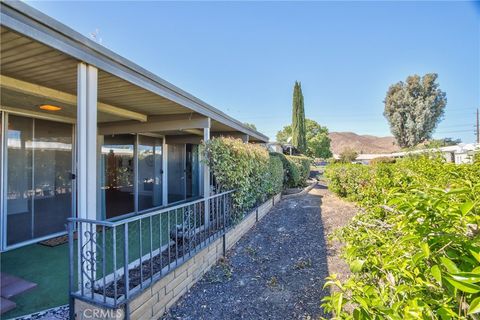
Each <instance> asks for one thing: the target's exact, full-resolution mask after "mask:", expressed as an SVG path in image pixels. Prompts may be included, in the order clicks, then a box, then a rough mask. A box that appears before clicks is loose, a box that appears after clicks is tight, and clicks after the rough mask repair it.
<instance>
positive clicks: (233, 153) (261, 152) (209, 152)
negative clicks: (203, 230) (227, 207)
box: [204, 137, 283, 218]
mask: <svg viewBox="0 0 480 320" xmlns="http://www.w3.org/2000/svg"><path fill="white" fill-rule="evenodd" d="M204 152H205V157H204V158H205V159H206V160H205V161H206V162H207V164H208V166H209V167H210V170H211V171H212V173H213V174H214V176H215V179H216V182H217V184H218V185H219V187H220V191H227V190H232V189H235V190H236V191H235V193H234V196H233V202H234V206H235V208H236V210H235V212H239V213H241V214H243V213H245V212H247V211H248V210H249V209H251V208H253V207H254V206H255V205H256V204H257V203H260V202H262V201H265V200H266V199H267V198H268V197H269V196H271V195H273V194H275V193H278V192H279V191H280V190H281V187H279V185H280V182H279V181H283V168H282V170H281V171H280V170H279V169H280V162H279V161H280V160H272V159H271V158H270V156H269V154H268V151H266V150H265V148H263V147H261V146H259V145H255V144H246V143H243V142H242V141H241V140H240V139H232V138H225V137H220V138H213V139H211V140H209V141H208V142H207V143H205V144H204ZM236 218H238V217H236Z"/></svg>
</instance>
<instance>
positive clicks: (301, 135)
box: [292, 81, 307, 153]
mask: <svg viewBox="0 0 480 320" xmlns="http://www.w3.org/2000/svg"><path fill="white" fill-rule="evenodd" d="M292 145H293V146H294V147H295V148H297V149H298V151H300V152H301V153H304V152H306V151H307V140H306V134H305V109H304V105H303V93H302V85H301V83H300V82H298V81H295V85H294V87H293V104H292Z"/></svg>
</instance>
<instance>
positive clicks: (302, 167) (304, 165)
mask: <svg viewBox="0 0 480 320" xmlns="http://www.w3.org/2000/svg"><path fill="white" fill-rule="evenodd" d="M287 159H288V161H290V162H292V163H293V164H294V165H295V166H296V167H297V169H298V172H299V174H300V181H299V182H298V184H297V186H300V187H301V186H304V185H305V184H306V183H307V179H308V176H309V175H310V166H311V164H312V160H311V159H310V158H308V157H305V156H287Z"/></svg>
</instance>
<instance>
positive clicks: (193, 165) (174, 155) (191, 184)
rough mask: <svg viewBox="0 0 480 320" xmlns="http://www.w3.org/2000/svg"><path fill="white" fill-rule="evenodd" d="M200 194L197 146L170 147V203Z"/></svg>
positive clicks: (181, 145) (171, 145)
mask: <svg viewBox="0 0 480 320" xmlns="http://www.w3.org/2000/svg"><path fill="white" fill-rule="evenodd" d="M199 194H200V161H199V149H198V145H196V144H189V143H187V144H170V145H168V203H173V202H178V201H183V200H185V199H189V198H194V197H197V196H199Z"/></svg>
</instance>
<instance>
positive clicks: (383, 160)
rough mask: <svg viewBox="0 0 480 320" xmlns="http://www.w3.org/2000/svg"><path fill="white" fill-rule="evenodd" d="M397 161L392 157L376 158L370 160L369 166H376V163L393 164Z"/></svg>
mask: <svg viewBox="0 0 480 320" xmlns="http://www.w3.org/2000/svg"><path fill="white" fill-rule="evenodd" d="M396 161H397V160H396V159H395V158H392V157H378V158H374V159H372V160H370V164H371V165H374V164H378V163H395V162H396Z"/></svg>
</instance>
